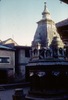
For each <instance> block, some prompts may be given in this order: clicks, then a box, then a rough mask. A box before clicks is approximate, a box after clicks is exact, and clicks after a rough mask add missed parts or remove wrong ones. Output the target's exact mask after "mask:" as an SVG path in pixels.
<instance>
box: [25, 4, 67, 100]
mask: <svg viewBox="0 0 68 100" xmlns="http://www.w3.org/2000/svg"><path fill="white" fill-rule="evenodd" d="M37 24H38V27H37V29H36V32H35V35H34V39H33V41H32V46H31V48H32V49H31V58H30V61H29V63H28V64H27V66H26V80H27V81H30V83H31V85H30V86H31V89H30V91H29V95H28V96H27V98H29V97H33V96H34V97H36V96H37V97H41V98H43V97H44V98H46V97H47V96H50V97H51V96H55V95H56V96H57V98H59V97H58V96H61V94H64V93H65V92H67V89H68V88H67V84H68V81H67V80H68V67H67V66H68V58H67V56H66V54H67V51H66V48H65V44H64V43H63V41H62V39H61V38H60V35H59V33H58V31H57V28H56V25H55V22H54V21H53V20H52V18H51V15H50V12H49V11H48V9H47V6H46V3H44V10H43V12H42V19H41V20H40V21H38V22H37ZM61 92H62V93H61ZM63 96H64V95H63ZM61 98H62V97H61ZM31 100H35V98H34V99H31ZM40 100H43V99H40ZM56 100H58V99H56Z"/></svg>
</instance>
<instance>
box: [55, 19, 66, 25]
mask: <svg viewBox="0 0 68 100" xmlns="http://www.w3.org/2000/svg"><path fill="white" fill-rule="evenodd" d="M65 25H68V18H67V19H65V20H63V21H60V22H58V23H56V26H57V27H61V26H65Z"/></svg>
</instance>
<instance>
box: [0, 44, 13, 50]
mask: <svg viewBox="0 0 68 100" xmlns="http://www.w3.org/2000/svg"><path fill="white" fill-rule="evenodd" d="M0 49H4V50H14V49H12V48H10V47H7V46H4V45H0Z"/></svg>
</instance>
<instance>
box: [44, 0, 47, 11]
mask: <svg viewBox="0 0 68 100" xmlns="http://www.w3.org/2000/svg"><path fill="white" fill-rule="evenodd" d="M46 4H47V3H46V2H44V10H45V9H46Z"/></svg>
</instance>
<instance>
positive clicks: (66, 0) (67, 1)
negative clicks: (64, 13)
mask: <svg viewBox="0 0 68 100" xmlns="http://www.w3.org/2000/svg"><path fill="white" fill-rule="evenodd" d="M60 1H63V2H64V3H67V4H68V0H60Z"/></svg>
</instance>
